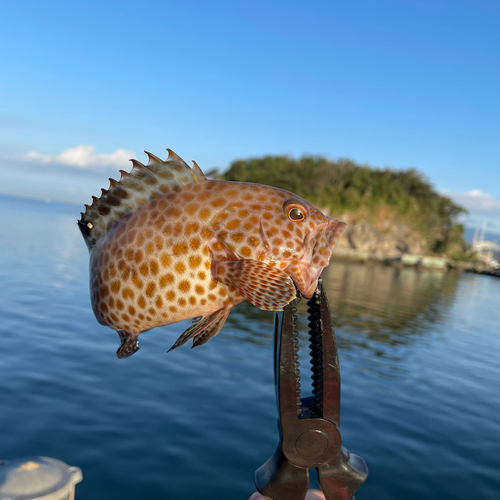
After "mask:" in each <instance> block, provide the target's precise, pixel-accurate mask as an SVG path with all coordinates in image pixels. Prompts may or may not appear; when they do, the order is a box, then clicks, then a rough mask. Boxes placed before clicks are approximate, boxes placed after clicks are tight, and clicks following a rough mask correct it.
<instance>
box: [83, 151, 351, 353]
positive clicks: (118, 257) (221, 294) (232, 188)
mask: <svg viewBox="0 0 500 500" xmlns="http://www.w3.org/2000/svg"><path fill="white" fill-rule="evenodd" d="M168 151H169V157H168V159H167V160H166V161H162V160H160V159H159V158H158V157H156V156H154V155H152V154H150V153H147V154H148V156H149V164H148V165H147V166H145V165H143V164H142V163H140V162H137V161H136V160H134V161H133V165H134V166H133V169H132V171H131V172H130V173H125V172H123V171H122V178H121V179H120V181H119V182H117V181H114V180H110V188H109V189H108V190H103V194H102V196H101V198H95V197H94V201H93V203H92V205H91V206H86V211H85V213H82V218H81V219H80V221H78V224H79V226H80V229H81V231H82V234H83V236H84V239H85V240H86V242H87V246H88V247H89V251H90V289H91V302H92V308H93V311H94V313H95V316H96V318H97V320H98V321H99V322H100V323H101V324H103V325H106V326H109V327H111V328H113V329H114V330H116V331H117V332H118V333H119V335H120V338H121V340H122V344H121V346H120V349H119V350H118V353H117V354H118V357H120V358H123V357H127V356H130V355H131V354H133V353H134V352H136V351H137V350H138V342H137V337H138V335H139V334H140V333H141V332H144V331H146V330H149V329H151V328H154V327H156V326H162V325H167V324H171V323H175V322H178V321H181V320H184V319H188V318H193V317H195V316H196V317H201V319H199V320H198V321H196V322H194V323H193V325H192V326H191V327H190V328H188V329H187V330H186V331H185V332H184V333H183V334H182V335H181V337H179V339H178V340H177V342H176V343H175V344H174V346H173V347H172V348H174V347H178V346H179V345H182V344H184V343H185V342H186V341H187V340H189V339H191V338H193V339H194V340H193V343H194V345H200V344H202V343H205V342H206V341H207V340H209V339H210V338H211V337H213V336H214V335H216V334H217V333H218V332H219V330H220V328H221V327H222V325H223V324H224V321H225V319H226V318H227V315H228V314H229V311H230V309H231V308H232V307H233V306H234V305H236V304H238V303H240V302H242V301H243V300H249V301H250V302H252V303H253V304H254V305H256V306H257V307H259V308H261V309H265V310H280V309H281V308H282V307H284V306H285V305H286V304H287V303H288V302H290V301H291V300H292V299H293V298H294V297H295V294H296V289H295V286H296V287H297V288H298V289H299V290H300V292H301V293H302V294H303V295H305V296H310V295H311V294H312V292H313V291H314V289H315V287H316V283H317V278H318V276H319V273H320V272H321V270H322V269H323V268H324V267H325V266H326V265H328V262H329V259H330V256H331V253H332V251H333V247H334V245H335V242H336V240H337V239H338V237H339V235H340V234H341V232H342V231H343V230H344V228H345V223H343V222H340V221H338V220H336V219H330V218H328V217H326V216H325V215H324V214H322V213H321V212H320V211H319V210H317V209H316V208H315V207H313V206H312V205H311V204H310V203H309V202H307V201H306V200H303V199H302V198H300V197H298V196H296V195H294V194H292V193H290V192H288V191H285V190H282V189H278V188H274V187H269V186H264V185H261V184H252V183H241V182H229V181H219V180H207V179H206V178H205V177H204V175H203V173H202V172H201V170H200V169H199V167H198V166H197V165H196V163H194V167H193V168H190V167H189V166H188V165H187V164H185V163H184V162H183V161H182V160H181V159H180V158H179V157H178V156H177V155H175V153H173V152H172V151H171V150H168ZM291 214H293V216H294V217H303V218H302V219H293V218H291V217H292V215H291Z"/></svg>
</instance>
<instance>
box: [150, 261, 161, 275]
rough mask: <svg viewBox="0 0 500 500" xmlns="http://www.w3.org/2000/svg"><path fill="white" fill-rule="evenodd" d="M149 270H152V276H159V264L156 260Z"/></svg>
mask: <svg viewBox="0 0 500 500" xmlns="http://www.w3.org/2000/svg"><path fill="white" fill-rule="evenodd" d="M149 269H150V270H151V274H153V275H155V274H158V270H159V266H158V262H156V260H152V261H150V263H149Z"/></svg>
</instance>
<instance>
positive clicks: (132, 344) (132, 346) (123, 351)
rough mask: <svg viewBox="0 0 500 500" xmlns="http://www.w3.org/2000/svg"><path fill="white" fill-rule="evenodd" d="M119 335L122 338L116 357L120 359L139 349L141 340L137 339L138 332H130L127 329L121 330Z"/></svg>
mask: <svg viewBox="0 0 500 500" xmlns="http://www.w3.org/2000/svg"><path fill="white" fill-rule="evenodd" d="M118 335H119V336H120V340H121V344H120V347H119V348H118V350H117V351H116V357H117V358H118V359H125V358H128V357H129V356H132V354H135V353H136V352H137V351H138V350H139V341H138V340H137V337H138V334H134V333H130V332H127V331H126V330H120V331H119V332H118Z"/></svg>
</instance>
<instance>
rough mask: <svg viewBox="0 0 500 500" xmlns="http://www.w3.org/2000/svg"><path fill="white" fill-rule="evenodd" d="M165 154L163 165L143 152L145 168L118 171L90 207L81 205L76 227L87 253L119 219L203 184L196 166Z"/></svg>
mask: <svg viewBox="0 0 500 500" xmlns="http://www.w3.org/2000/svg"><path fill="white" fill-rule="evenodd" d="M167 151H168V158H167V159H166V160H165V161H163V160H161V159H160V158H158V157H157V156H155V155H153V154H151V153H148V152H147V151H146V152H145V153H146V154H147V155H148V158H149V161H148V164H147V165H144V164H142V163H141V162H139V161H137V160H131V161H132V165H133V166H132V170H131V171H130V172H125V171H124V170H120V173H121V178H120V180H119V181H116V180H114V179H109V182H110V184H109V188H108V189H102V190H101V191H102V192H101V196H100V197H99V198H97V197H96V196H93V197H92V200H93V201H92V204H91V205H85V212H82V213H81V215H82V216H81V218H80V220H78V227H79V228H80V231H81V233H82V235H83V239H84V240H85V243H86V244H87V247H88V249H89V250H91V249H92V248H93V247H94V246H95V244H96V243H97V241H98V240H99V238H101V237H102V236H103V235H104V234H106V232H107V231H108V229H109V228H111V227H112V226H113V225H114V224H115V223H116V222H118V221H119V220H120V219H121V218H122V217H124V216H126V215H128V214H130V213H132V212H135V211H136V210H137V209H138V208H139V207H140V206H142V205H145V204H146V203H148V202H149V201H150V200H151V199H152V198H155V197H157V196H161V195H162V194H165V193H167V192H168V191H171V190H174V189H178V188H180V187H182V186H186V185H188V184H194V183H197V182H204V181H205V180H206V178H205V175H204V174H203V172H202V171H201V169H200V167H198V165H196V163H194V162H193V163H194V166H193V168H191V167H189V165H187V164H186V163H185V162H184V161H183V160H182V159H181V158H180V157H179V156H177V155H176V154H175V153H174V152H173V151H172V150H171V149H167Z"/></svg>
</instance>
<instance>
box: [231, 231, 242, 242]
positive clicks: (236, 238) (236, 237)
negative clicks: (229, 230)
mask: <svg viewBox="0 0 500 500" xmlns="http://www.w3.org/2000/svg"><path fill="white" fill-rule="evenodd" d="M231 239H232V240H233V241H235V242H236V243H240V241H242V240H243V233H234V234H232V235H231Z"/></svg>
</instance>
